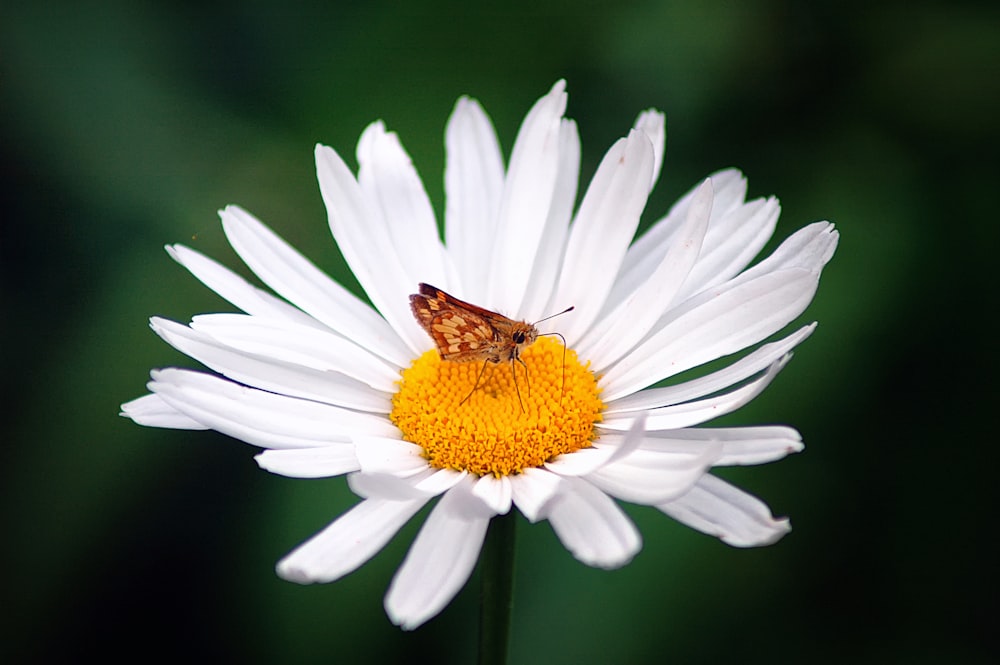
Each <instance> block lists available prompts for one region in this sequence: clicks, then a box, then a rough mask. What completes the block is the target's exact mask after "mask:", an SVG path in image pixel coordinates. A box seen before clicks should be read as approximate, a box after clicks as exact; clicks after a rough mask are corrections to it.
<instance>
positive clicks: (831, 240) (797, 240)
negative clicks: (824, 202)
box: [730, 222, 840, 284]
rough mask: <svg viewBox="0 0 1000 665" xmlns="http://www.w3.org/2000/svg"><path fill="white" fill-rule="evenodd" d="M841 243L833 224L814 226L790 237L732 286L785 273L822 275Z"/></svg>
mask: <svg viewBox="0 0 1000 665" xmlns="http://www.w3.org/2000/svg"><path fill="white" fill-rule="evenodd" d="M839 240H840V234H839V233H838V232H837V230H836V229H835V228H834V227H833V224H831V223H830V222H813V223H812V224H809V225H807V226H804V227H802V228H801V229H799V230H798V231H796V232H795V233H793V234H792V235H790V236H789V237H788V238H786V239H785V241H784V242H782V243H781V244H780V245H779V246H778V248H777V249H776V250H774V252H773V253H772V254H771V255H770V256H768V257H767V258H766V259H764V260H763V261H761V262H760V263H758V264H757V265H755V266H753V267H751V268H749V269H747V270H746V271H745V272H742V273H740V274H739V275H738V276H737V277H735V278H734V279H733V280H732V281H731V282H730V284H743V283H745V282H749V281H753V280H755V279H757V278H758V277H760V276H761V275H764V274H767V273H775V272H780V271H782V270H793V269H800V270H808V271H810V272H812V273H815V274H816V275H819V273H820V271H821V270H823V266H825V265H826V264H827V262H828V261H829V260H830V259H831V258H832V257H833V252H834V251H835V250H836V249H837V243H838V241H839Z"/></svg>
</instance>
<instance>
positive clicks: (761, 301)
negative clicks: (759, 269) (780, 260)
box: [601, 268, 819, 402]
mask: <svg viewBox="0 0 1000 665" xmlns="http://www.w3.org/2000/svg"><path fill="white" fill-rule="evenodd" d="M818 283H819V274H818V273H814V272H811V271H809V270H804V269H802V268H790V269H787V270H779V271H778V272H774V273H767V274H763V275H760V276H758V277H757V278H756V279H753V280H750V281H743V282H740V283H738V284H735V285H733V283H730V285H727V286H726V287H723V288H720V289H717V290H713V291H711V292H706V293H703V294H701V295H699V296H695V297H694V298H692V299H691V300H689V301H688V302H687V303H685V304H684V305H682V306H681V307H679V308H677V309H676V310H675V311H674V312H672V313H671V316H673V317H674V318H673V319H672V321H671V322H670V323H668V324H667V325H666V326H664V327H663V328H661V329H660V331H659V332H657V333H656V334H654V335H652V336H651V337H649V338H648V339H646V341H644V342H642V343H641V344H639V346H637V347H636V348H635V349H633V350H632V352H631V353H630V354H629V355H628V356H626V357H624V358H622V359H621V360H620V361H619V362H618V363H617V364H616V365H614V366H613V367H611V368H610V369H608V371H607V374H605V376H604V379H603V385H604V392H603V394H602V395H601V399H603V400H605V401H607V402H612V401H614V400H616V399H618V398H620V397H624V396H625V395H630V394H632V393H634V392H636V391H637V390H639V389H641V388H645V387H646V386H648V385H650V384H652V383H656V382H657V381H660V380H662V379H665V378H668V377H671V376H674V375H676V374H678V373H680V372H683V371H685V370H688V369H691V368H692V367H697V366H698V365H701V364H703V363H706V362H709V361H711V360H715V359H717V358H722V357H724V356H727V355H729V354H731V353H736V352H737V351H741V350H742V349H745V348H746V347H748V346H751V345H753V344H756V343H757V342H759V341H761V340H762V339H764V338H766V337H767V336H768V335H771V334H772V333H775V332H777V331H778V330H780V329H781V328H783V327H784V326H786V325H787V324H788V323H789V322H790V321H791V320H792V319H794V318H795V317H796V316H798V315H799V314H801V313H802V312H803V311H804V310H805V308H806V306H807V305H808V304H809V302H810V301H811V300H812V297H813V295H814V294H815V293H816V287H817V285H818Z"/></svg>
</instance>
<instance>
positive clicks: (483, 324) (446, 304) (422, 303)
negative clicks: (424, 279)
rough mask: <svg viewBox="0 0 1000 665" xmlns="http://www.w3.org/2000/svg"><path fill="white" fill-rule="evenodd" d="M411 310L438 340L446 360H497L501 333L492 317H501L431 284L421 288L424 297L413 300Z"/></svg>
mask: <svg viewBox="0 0 1000 665" xmlns="http://www.w3.org/2000/svg"><path fill="white" fill-rule="evenodd" d="M410 310H411V311H412V312H413V317H414V318H415V319H416V320H417V322H418V323H420V326H421V327H422V328H423V329H424V330H426V331H427V334H429V335H430V336H431V339H433V340H434V345H435V346H436V347H437V350H438V353H439V354H441V358H442V360H450V361H453V362H465V361H471V360H487V359H488V360H493V358H494V356H495V355H496V351H495V348H494V347H495V342H496V339H497V331H496V329H495V328H494V327H493V325H492V324H491V323H490V319H489V318H488V317H489V316H490V315H493V316H499V315H496V314H493V313H492V312H489V311H488V310H484V309H482V308H479V307H476V306H474V305H470V304H469V303H466V302H463V301H461V300H459V299H457V298H453V297H452V296H449V295H448V294H447V293H445V292H444V291H441V290H440V289H436V288H434V287H432V286H429V285H427V284H421V285H420V293H414V294H413V295H411V296H410ZM480 312H482V313H480ZM484 314H485V315H486V316H484ZM497 359H499V357H497Z"/></svg>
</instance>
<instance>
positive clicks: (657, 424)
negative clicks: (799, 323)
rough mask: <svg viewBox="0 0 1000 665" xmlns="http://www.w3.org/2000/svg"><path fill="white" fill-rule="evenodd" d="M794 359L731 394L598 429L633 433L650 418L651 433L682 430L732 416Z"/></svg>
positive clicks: (611, 419)
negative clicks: (641, 420)
mask: <svg viewBox="0 0 1000 665" xmlns="http://www.w3.org/2000/svg"><path fill="white" fill-rule="evenodd" d="M790 358H791V356H785V357H784V358H782V359H781V360H779V361H777V362H775V363H773V364H772V365H771V367H770V368H769V369H768V370H767V372H766V373H764V375H763V376H761V377H760V378H758V379H755V380H753V381H751V382H750V383H748V384H746V385H745V386H742V387H740V388H737V389H735V390H732V391H730V392H728V393H723V394H721V395H714V396H712V397H709V398H707V399H702V400H697V401H694V402H684V403H683V404H675V405H673V406H664V407H659V408H655V409H649V410H647V411H639V412H636V411H627V412H623V413H617V414H609V415H607V416H606V417H605V419H604V421H603V422H600V423H598V424H597V427H598V428H599V429H601V430H623V429H629V428H630V427H632V426H633V423H634V422H635V419H636V418H637V417H640V416H642V417H645V418H646V429H647V430H663V429H680V428H682V427H690V426H692V425H698V424H701V423H704V422H707V421H709V420H713V419H715V418H719V417H721V416H724V415H726V414H727V413H732V412H733V411H735V410H736V409H738V408H740V407H741V406H743V405H744V404H747V403H749V402H750V401H751V400H753V398H754V397H756V396H757V395H759V394H760V393H762V392H763V391H764V389H765V388H767V386H768V385H770V383H771V381H773V380H774V377H775V376H777V375H778V372H780V371H781V369H782V368H783V367H784V366H785V365H786V364H787V363H788V360H789V359H790Z"/></svg>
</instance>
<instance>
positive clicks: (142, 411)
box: [119, 395, 208, 430]
mask: <svg viewBox="0 0 1000 665" xmlns="http://www.w3.org/2000/svg"><path fill="white" fill-rule="evenodd" d="M121 408H122V412H121V414H119V415H122V416H125V417H126V418H131V419H132V422H134V423H136V424H137V425H144V426H146V427H167V428H170V429H197V430H202V429H208V427H206V426H205V425H203V424H201V423H200V422H198V421H197V420H193V419H192V418H191V417H190V416H187V415H185V414H183V413H181V412H180V411H178V410H177V409H175V408H174V407H172V406H170V405H169V404H167V403H166V402H164V401H163V398H162V397H160V396H159V395H143V396H142V397H137V398H136V399H134V400H132V401H130V402H125V403H124V404H122V407H121Z"/></svg>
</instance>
